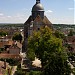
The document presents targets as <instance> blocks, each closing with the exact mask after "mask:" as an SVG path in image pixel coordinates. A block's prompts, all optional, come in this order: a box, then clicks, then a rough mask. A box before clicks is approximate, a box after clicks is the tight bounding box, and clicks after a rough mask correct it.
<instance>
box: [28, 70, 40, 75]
mask: <svg viewBox="0 0 75 75" xmlns="http://www.w3.org/2000/svg"><path fill="white" fill-rule="evenodd" d="M40 73H41V72H39V71H30V73H29V75H40Z"/></svg>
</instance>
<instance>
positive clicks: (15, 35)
mask: <svg viewBox="0 0 75 75" xmlns="http://www.w3.org/2000/svg"><path fill="white" fill-rule="evenodd" d="M12 40H16V41H20V42H21V41H22V35H21V34H20V33H15V34H14V35H13V37H12Z"/></svg>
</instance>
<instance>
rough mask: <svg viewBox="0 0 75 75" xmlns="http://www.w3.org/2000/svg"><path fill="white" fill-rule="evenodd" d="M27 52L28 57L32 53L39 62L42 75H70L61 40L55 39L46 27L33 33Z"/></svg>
mask: <svg viewBox="0 0 75 75" xmlns="http://www.w3.org/2000/svg"><path fill="white" fill-rule="evenodd" d="M28 52H29V54H30V55H32V54H31V53H32V52H33V53H34V54H35V56H36V57H37V58H39V59H40V60H41V63H42V67H43V75H70V72H71V69H70V66H69V65H68V63H67V53H66V51H65V50H64V48H63V46H62V40H61V39H60V38H57V37H55V35H54V34H53V32H52V30H51V29H49V28H48V27H45V28H44V29H41V30H40V31H38V32H34V33H33V36H31V37H30V38H29V41H28ZM29 54H28V55H29Z"/></svg>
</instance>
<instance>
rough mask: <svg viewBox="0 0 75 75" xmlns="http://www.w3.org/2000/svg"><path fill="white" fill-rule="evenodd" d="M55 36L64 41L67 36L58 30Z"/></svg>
mask: <svg viewBox="0 0 75 75" xmlns="http://www.w3.org/2000/svg"><path fill="white" fill-rule="evenodd" d="M54 35H55V36H56V37H57V38H62V39H63V38H64V37H65V35H64V34H63V33H61V32H60V31H57V30H56V31H55V33H54Z"/></svg>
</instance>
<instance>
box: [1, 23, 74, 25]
mask: <svg viewBox="0 0 75 75" xmlns="http://www.w3.org/2000/svg"><path fill="white" fill-rule="evenodd" d="M0 24H24V23H0ZM53 24H56V23H53ZM60 25H61V24H60ZM62 25H75V24H62Z"/></svg>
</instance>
